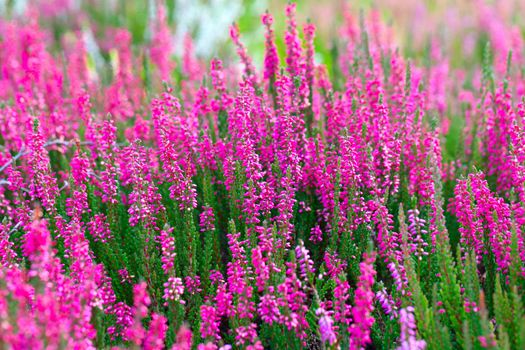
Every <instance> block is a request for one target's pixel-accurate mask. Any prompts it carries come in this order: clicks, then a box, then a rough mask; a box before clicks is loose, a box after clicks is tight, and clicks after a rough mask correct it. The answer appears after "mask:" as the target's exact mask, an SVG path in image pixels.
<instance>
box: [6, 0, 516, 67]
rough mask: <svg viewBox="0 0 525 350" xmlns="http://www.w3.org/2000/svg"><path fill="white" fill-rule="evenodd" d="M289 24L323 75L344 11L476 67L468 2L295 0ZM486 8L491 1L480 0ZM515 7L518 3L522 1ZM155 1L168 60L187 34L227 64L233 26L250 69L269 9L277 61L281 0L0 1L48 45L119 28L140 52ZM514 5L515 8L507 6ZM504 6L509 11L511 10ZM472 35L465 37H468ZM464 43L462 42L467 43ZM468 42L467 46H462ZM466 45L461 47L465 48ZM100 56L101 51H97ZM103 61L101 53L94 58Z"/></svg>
mask: <svg viewBox="0 0 525 350" xmlns="http://www.w3.org/2000/svg"><path fill="white" fill-rule="evenodd" d="M295 2H296V4H297V21H298V24H299V28H302V24H304V23H305V22H306V21H307V20H310V21H312V22H313V23H314V24H315V26H316V28H317V32H316V39H315V46H316V60H317V62H318V63H323V64H326V66H327V68H328V71H329V72H330V71H331V67H332V65H333V60H334V47H336V44H337V41H338V40H339V38H340V37H341V36H340V30H341V29H342V26H341V25H342V24H343V21H344V13H345V11H348V12H350V13H351V14H352V15H353V16H354V19H355V20H357V18H358V17H359V13H360V12H361V11H362V12H363V13H365V15H368V14H369V13H370V11H371V10H377V12H378V13H379V15H380V16H381V18H382V19H383V20H384V22H386V23H387V24H388V25H389V26H391V28H392V39H393V40H394V42H395V45H399V46H400V49H401V50H403V53H404V55H405V57H407V58H410V59H412V60H415V61H416V62H417V61H420V62H424V60H425V59H426V57H427V56H428V49H429V46H430V43H431V41H432V40H435V39H437V40H439V41H440V42H441V43H442V44H443V43H445V45H441V46H442V47H443V49H445V50H447V52H446V55H447V57H448V58H449V62H450V64H451V65H452V66H453V67H469V66H471V65H472V64H473V63H475V64H479V63H480V62H481V57H482V52H483V47H484V45H485V42H486V40H487V38H484V37H482V36H480V33H479V23H478V22H479V19H478V18H476V13H477V12H479V11H473V6H476V2H474V1H470V0H423V1H421V0H356V1H350V0H322V1H319V0H297V1H295ZM485 2H486V3H491V2H492V1H490V0H486V1H485ZM522 2H523V1H522ZM522 2H519V1H518V2H512V1H502V2H500V3H499V4H498V6H496V7H494V8H495V9H499V12H500V13H496V14H495V16H496V15H501V16H505V20H507V21H510V22H512V23H514V24H517V25H518V26H519V27H520V28H522V31H523V28H524V27H525V26H524V25H523V23H524V20H523V17H522V16H519V15H518V14H519V13H520V12H519V11H518V10H519V9H521V8H523V9H524V10H525V5H523V4H521V3H522ZM160 3H163V4H164V5H165V7H166V12H167V19H168V22H169V25H170V28H171V29H172V33H173V42H174V47H175V52H174V53H175V54H176V55H180V53H181V52H182V38H183V37H184V36H185V35H186V34H187V33H189V34H190V35H191V36H192V38H193V39H194V43H195V49H196V53H197V55H198V56H200V57H201V58H203V59H205V60H209V59H210V58H211V57H213V56H217V57H220V58H222V59H224V60H232V59H235V56H236V54H235V50H233V49H232V44H231V41H230V39H229V25H231V23H232V22H236V23H237V24H238V25H239V27H240V31H241V35H242V38H241V40H242V41H243V42H244V43H245V45H246V46H247V48H248V51H249V53H250V55H251V56H252V57H253V59H254V62H255V64H256V65H257V66H259V67H260V66H261V63H262V58H263V52H264V44H263V43H264V31H263V26H262V25H261V21H260V16H261V15H262V14H263V13H264V12H265V11H266V10H269V11H270V13H272V15H273V16H274V19H275V21H274V29H275V32H276V41H277V47H278V50H279V53H280V54H281V56H283V53H284V39H283V33H284V30H285V28H286V18H285V14H284V9H285V6H286V4H287V3H288V0H3V1H2V0H0V10H1V12H0V13H1V14H2V17H4V18H9V17H15V16H20V17H22V18H23V17H24V9H25V8H28V7H32V8H35V9H36V10H37V11H38V14H39V17H40V21H41V23H42V25H44V26H50V27H51V28H52V32H53V33H54V39H55V45H56V48H57V50H59V49H60V45H61V44H62V41H61V40H62V38H63V37H65V36H66V35H68V34H69V33H71V32H75V31H78V30H89V31H91V32H92V33H93V37H94V38H95V39H96V40H97V42H98V43H99V45H103V43H101V42H104V40H107V37H108V32H109V31H110V30H111V29H112V28H116V27H124V28H127V29H128V30H129V31H130V32H131V34H132V38H133V44H134V45H135V46H136V47H141V46H143V45H144V44H147V43H148V42H149V40H150V38H151V31H150V27H151V23H153V22H154V21H155V18H156V11H155V8H156V7H157V6H158V5H159V4H160ZM514 3H515V4H514ZM511 5H512V6H511ZM471 37H472V38H471ZM469 40H470V41H469ZM469 43H470V44H469ZM467 46H469V47H470V48H469V47H467ZM102 51H104V50H102ZM102 53H103V55H104V58H106V59H107V58H108V56H107V54H105V53H104V52H102Z"/></svg>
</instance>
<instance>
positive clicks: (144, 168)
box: [0, 4, 525, 350]
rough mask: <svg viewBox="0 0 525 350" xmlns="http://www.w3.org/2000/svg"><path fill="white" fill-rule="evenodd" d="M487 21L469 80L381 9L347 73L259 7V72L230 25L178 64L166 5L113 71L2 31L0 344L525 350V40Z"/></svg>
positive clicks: (61, 44)
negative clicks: (229, 52)
mask: <svg viewBox="0 0 525 350" xmlns="http://www.w3.org/2000/svg"><path fill="white" fill-rule="evenodd" d="M478 10H479V14H478V15H479V23H477V25H476V26H477V27H476V28H477V29H476V30H477V32H476V33H475V34H476V35H475V37H474V38H473V39H472V40H474V41H473V42H474V44H473V45H474V48H473V51H474V52H477V53H479V55H478V56H479V59H477V60H472V62H470V63H468V64H464V65H463V66H459V67H458V66H453V65H452V64H451V63H450V59H449V57H448V56H447V55H446V54H445V52H446V50H445V46H446V43H443V40H442V39H440V38H439V36H438V35H436V37H430V38H429V39H428V45H427V46H426V47H425V48H424V49H423V50H421V52H418V54H417V55H415V57H412V59H410V60H409V59H407V58H406V56H405V55H404V53H403V51H402V50H399V49H398V47H397V46H396V39H395V35H394V34H395V33H394V32H393V30H392V28H391V27H389V26H387V25H385V24H384V23H383V22H382V21H381V19H380V18H381V17H380V15H379V14H378V13H377V12H375V11H372V12H370V13H364V14H361V16H359V15H356V13H355V12H352V11H348V12H347V13H345V22H344V24H343V25H342V26H341V28H340V29H339V37H338V38H337V40H335V41H334V42H335V43H336V44H335V45H334V47H333V49H332V59H333V62H332V64H331V65H330V66H325V65H323V64H321V63H319V60H318V56H316V48H315V45H314V40H315V35H316V28H315V26H314V24H313V22H307V23H305V24H302V23H297V20H296V13H295V12H296V7H295V5H294V4H289V5H287V6H286V9H285V18H286V19H285V21H286V30H285V31H284V33H277V32H276V31H274V29H273V26H274V23H273V22H274V20H273V17H272V15H271V14H270V13H268V12H266V13H264V14H263V15H262V17H261V23H260V25H261V26H262V28H264V33H265V34H264V35H265V36H264V38H261V42H264V45H265V54H264V62H263V65H262V69H260V68H258V67H257V64H255V63H254V62H253V61H252V58H251V56H250V53H249V52H248V50H247V49H246V46H245V45H244V43H243V39H242V33H241V31H240V30H239V28H238V26H237V25H235V24H234V25H232V27H231V30H230V37H231V40H232V42H233V44H234V46H235V47H236V51H237V54H238V57H239V59H238V60H228V61H226V60H224V61H221V60H219V59H217V58H215V59H212V60H211V61H210V62H208V61H207V60H203V59H199V58H197V57H196V55H195V54H194V50H193V46H192V40H191V38H190V37H189V36H188V37H187V39H186V40H185V44H184V53H183V55H182V57H181V58H180V59H178V58H177V59H175V58H174V57H173V56H172V54H171V53H172V40H171V34H170V33H171V32H170V31H171V29H170V27H169V26H168V25H167V22H166V16H165V12H164V7H162V6H159V7H158V9H157V11H158V12H157V14H156V16H155V20H154V22H153V23H152V26H151V37H150V40H149V41H148V42H146V43H141V44H139V45H135V44H132V36H131V34H130V32H129V31H128V30H127V29H124V28H115V29H111V30H108V31H107V33H106V35H107V37H106V38H105V41H102V42H101V43H100V52H99V55H100V58H101V59H102V60H107V61H108V62H110V63H111V69H109V70H108V71H107V74H105V75H101V74H97V69H96V68H95V66H96V65H97V64H99V63H97V61H94V60H93V57H92V55H88V47H89V46H90V45H91V46H92V44H93V43H92V42H93V40H94V39H93V38H92V37H86V36H85V35H81V34H80V33H81V32H79V34H78V35H76V36H75V35H72V36H67V37H64V38H63V40H61V41H56V40H54V41H53V40H51V39H50V38H52V37H53V35H54V33H53V30H52V29H51V28H49V27H42V26H41V25H40V23H39V18H38V14H37V13H36V12H31V11H30V10H28V13H27V15H26V16H25V18H19V19H13V20H2V21H0V100H1V105H0V203H1V205H0V348H1V349H4V348H5V349H43V348H49V349H93V348H127V347H130V348H143V349H168V348H169V349H179V350H181V349H199V350H205V349H206V350H212V349H223V350H226V349H243V348H246V349H300V348H309V349H395V348H398V349H484V348H490V349H524V348H525V308H524V303H525V138H524V136H525V135H524V132H525V77H524V74H525V71H524V70H523V67H524V66H525V52H524V50H523V49H524V44H525V42H524V40H523V35H522V33H521V31H520V29H519V28H515V27H513V26H512V25H511V24H510V23H507V21H505V20H499V19H498V17H497V16H495V15H492V14H491V12H490V7H488V6H485V5H484V6H481V5H480V7H479V9H478ZM281 35H283V36H284V40H283V42H284V43H285V45H284V52H281V51H283V50H280V48H279V47H278V46H277V45H276V37H278V36H281ZM51 43H53V44H51Z"/></svg>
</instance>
